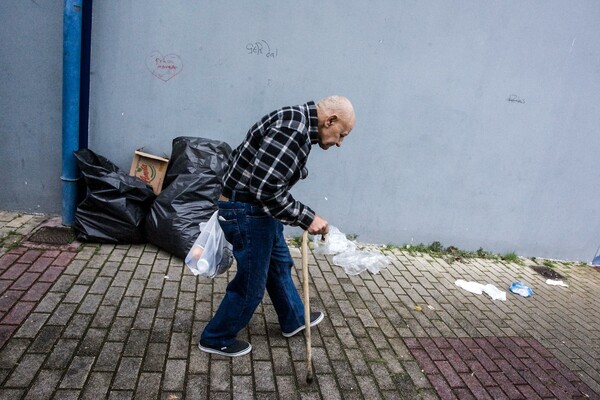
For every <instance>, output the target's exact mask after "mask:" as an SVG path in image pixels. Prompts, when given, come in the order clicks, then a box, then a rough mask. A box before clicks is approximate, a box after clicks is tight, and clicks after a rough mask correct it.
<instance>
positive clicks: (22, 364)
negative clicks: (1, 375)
mask: <svg viewBox="0 0 600 400" xmlns="http://www.w3.org/2000/svg"><path fill="white" fill-rule="evenodd" d="M44 358H45V356H43V355H40V354H25V355H24V356H23V357H22V358H21V360H20V361H19V363H18V365H17V366H16V368H15V369H14V370H13V372H12V374H10V376H9V377H8V380H7V381H6V382H5V383H4V386H6V387H28V386H29V385H31V382H32V381H33V379H34V377H35V375H36V374H37V372H38V370H39V369H40V367H41V366H42V363H43V362H44Z"/></svg>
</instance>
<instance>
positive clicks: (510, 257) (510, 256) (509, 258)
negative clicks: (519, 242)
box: [500, 251, 523, 265]
mask: <svg viewBox="0 0 600 400" xmlns="http://www.w3.org/2000/svg"><path fill="white" fill-rule="evenodd" d="M500 259H502V261H506V262H513V263H515V264H519V265H522V264H523V263H522V262H521V259H520V258H519V256H518V255H517V253H515V252H514V251H513V252H511V253H506V254H503V255H501V256H500Z"/></svg>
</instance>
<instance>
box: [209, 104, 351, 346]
mask: <svg viewBox="0 0 600 400" xmlns="http://www.w3.org/2000/svg"><path fill="white" fill-rule="evenodd" d="M354 120H355V116H354V109H353V107H352V104H351V103H350V101H349V100H348V99H347V98H345V97H342V96H330V97H326V98H324V99H322V100H320V101H319V102H317V104H315V103H314V102H312V101H311V102H308V103H306V104H302V105H297V106H289V107H283V108H280V109H278V110H275V111H273V112H271V113H270V114H267V115H265V116H264V117H263V118H261V119H260V121H258V122H257V123H256V124H254V126H252V128H250V130H249V131H248V134H247V135H246V138H245V139H244V141H243V142H242V144H240V146H239V147H238V148H237V149H235V150H234V151H233V153H232V155H231V158H230V164H229V167H228V170H227V172H226V173H225V176H224V178H223V195H222V196H221V199H220V201H219V220H220V224H221V227H222V229H223V232H224V234H225V237H226V238H227V240H228V241H229V243H231V244H232V246H233V254H234V257H235V259H236V262H237V273H236V275H235V277H234V279H233V280H232V281H231V282H230V283H229V285H228V286H227V291H226V293H225V297H224V298H223V301H222V302H221V305H220V306H219V308H218V310H217V312H216V313H215V315H214V316H213V318H212V319H211V320H210V322H209V323H208V325H207V326H206V327H205V329H204V331H203V332H202V334H201V336H200V342H199V347H200V349H201V350H203V351H205V352H208V353H215V354H220V355H224V356H230V357H236V356H241V355H244V354H247V353H249V352H250V350H252V345H251V344H250V343H248V342H246V341H244V340H239V339H237V338H236V336H237V334H238V332H239V331H240V330H242V329H243V328H244V327H246V325H248V323H249V322H250V319H251V318H252V315H253V314H254V311H255V310H256V307H257V306H258V305H259V304H260V302H261V300H262V298H263V295H264V292H265V289H266V290H267V292H268V293H269V296H270V298H271V300H272V302H273V306H274V307H275V311H276V312H277V316H278V319H279V325H280V327H281V331H282V334H283V336H285V337H291V336H293V335H295V334H297V333H299V332H300V331H302V330H303V329H304V328H305V326H304V306H303V303H302V299H301V298H300V295H299V294H298V291H297V289H296V288H295V286H294V282H293V280H292V275H291V268H292V267H293V265H294V264H293V261H292V257H291V255H290V252H289V249H288V246H287V244H286V242H285V240H284V237H283V224H287V225H294V226H300V227H301V228H303V229H305V230H308V232H309V233H311V234H313V235H316V234H325V233H327V232H328V227H329V226H328V223H327V221H326V220H325V219H323V218H322V217H320V216H319V215H317V214H315V212H314V211H313V210H311V209H310V208H309V207H307V206H305V205H304V204H302V203H301V202H299V201H297V200H295V199H294V198H293V197H292V195H291V194H290V193H289V190H290V189H291V188H292V186H293V185H294V184H295V183H296V182H298V180H300V179H304V178H306V176H307V175H308V171H307V169H306V167H305V165H306V160H307V158H308V154H309V153H310V150H311V147H312V145H313V144H318V145H319V147H321V148H322V149H324V150H327V149H329V148H330V147H331V146H334V145H335V146H338V147H339V146H340V145H341V144H342V141H343V140H344V138H345V137H346V136H348V134H350V131H352V128H353V127H354ZM322 320H323V313H321V312H311V315H310V321H311V323H310V325H311V326H314V325H316V324H318V323H319V322H321V321H322Z"/></svg>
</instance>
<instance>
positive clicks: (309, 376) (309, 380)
mask: <svg viewBox="0 0 600 400" xmlns="http://www.w3.org/2000/svg"><path fill="white" fill-rule="evenodd" d="M306 383H308V384H309V385H310V384H311V383H313V376H312V374H306Z"/></svg>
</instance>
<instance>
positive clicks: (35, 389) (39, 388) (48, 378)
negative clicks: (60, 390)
mask: <svg viewBox="0 0 600 400" xmlns="http://www.w3.org/2000/svg"><path fill="white" fill-rule="evenodd" d="M61 377H62V371H48V370H42V371H40V373H39V375H38V376H37V378H36V379H35V381H34V382H33V384H32V385H31V387H30V388H29V390H28V391H27V396H25V400H29V399H31V400H40V399H50V398H51V397H52V395H53V393H54V390H55V388H56V386H57V385H58V382H59V381H60V379H61Z"/></svg>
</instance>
